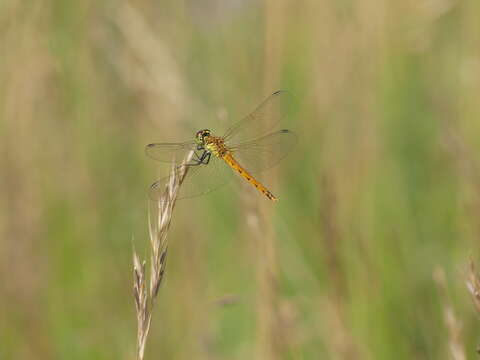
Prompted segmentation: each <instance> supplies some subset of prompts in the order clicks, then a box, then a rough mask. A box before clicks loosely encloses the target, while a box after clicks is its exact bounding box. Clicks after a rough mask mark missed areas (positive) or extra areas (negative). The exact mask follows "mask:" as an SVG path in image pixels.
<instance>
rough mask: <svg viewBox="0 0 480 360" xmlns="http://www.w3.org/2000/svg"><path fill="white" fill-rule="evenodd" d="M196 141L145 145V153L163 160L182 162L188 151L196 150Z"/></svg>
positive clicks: (155, 158)
mask: <svg viewBox="0 0 480 360" xmlns="http://www.w3.org/2000/svg"><path fill="white" fill-rule="evenodd" d="M195 148H196V144H195V142H194V141H187V142H183V143H154V144H148V145H147V146H145V154H147V156H148V157H150V158H152V159H154V160H157V161H161V162H167V163H172V162H181V161H183V159H184V158H185V157H186V156H187V154H188V152H189V151H191V150H195Z"/></svg>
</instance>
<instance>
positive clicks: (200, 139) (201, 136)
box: [195, 129, 210, 145]
mask: <svg viewBox="0 0 480 360" xmlns="http://www.w3.org/2000/svg"><path fill="white" fill-rule="evenodd" d="M207 136H210V130H208V129H205V130H200V131H197V134H196V135H195V141H196V142H197V144H198V145H203V144H205V138H206V137H207Z"/></svg>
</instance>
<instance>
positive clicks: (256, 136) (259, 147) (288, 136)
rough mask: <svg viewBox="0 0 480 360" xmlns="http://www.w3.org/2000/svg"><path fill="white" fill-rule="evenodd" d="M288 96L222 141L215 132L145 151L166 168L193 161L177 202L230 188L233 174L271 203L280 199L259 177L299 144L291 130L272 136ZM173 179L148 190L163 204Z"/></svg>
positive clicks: (279, 95) (263, 107)
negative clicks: (162, 199) (167, 164)
mask: <svg viewBox="0 0 480 360" xmlns="http://www.w3.org/2000/svg"><path fill="white" fill-rule="evenodd" d="M288 97H289V93H288V92H286V91H283V90H280V91H276V92H274V93H273V94H271V95H270V96H269V97H268V98H267V99H265V100H264V101H263V102H262V103H261V104H260V105H259V106H258V107H257V108H256V109H255V110H254V111H253V112H251V113H250V114H249V115H247V116H245V117H244V118H242V119H241V120H239V121H237V122H236V123H234V124H233V125H232V126H230V128H229V129H228V130H227V131H226V132H225V133H224V134H223V136H217V135H215V134H214V132H213V131H211V130H210V129H203V130H199V131H197V132H196V134H195V137H194V139H192V140H190V141H186V142H179V143H152V144H148V145H147V146H146V147H145V152H146V154H147V156H149V157H150V158H152V159H154V160H157V161H160V162H166V163H172V161H177V160H179V159H184V158H185V157H186V156H187V154H191V156H190V160H189V161H188V162H187V163H185V164H183V165H180V166H187V167H188V173H187V176H186V178H185V179H184V181H183V183H182V186H181V189H180V193H179V196H178V198H179V199H182V198H191V197H195V196H199V195H203V194H206V193H209V192H211V191H213V190H216V189H218V188H219V187H221V186H222V185H224V184H226V183H227V182H228V181H229V180H230V178H231V177H232V174H233V175H234V174H235V173H238V175H240V177H241V178H243V179H244V180H246V181H247V182H248V183H249V184H251V185H252V186H253V187H254V188H255V189H257V190H258V191H259V192H260V193H261V194H263V195H264V196H265V197H266V198H267V199H269V200H272V201H277V200H278V199H277V197H276V196H275V195H273V193H272V192H271V191H270V190H269V189H268V188H267V187H266V186H265V185H264V184H263V183H262V182H260V180H259V178H258V176H259V174H261V173H262V172H263V171H265V170H267V169H269V168H271V167H273V166H274V165H276V164H277V163H278V162H279V161H280V160H282V159H283V158H284V157H285V156H286V155H287V154H288V153H289V152H290V151H291V150H292V148H293V147H294V145H295V144H296V142H297V139H296V135H295V133H293V132H292V131H290V130H286V129H282V130H277V131H272V130H273V129H274V128H275V127H276V126H277V125H278V124H279V123H280V121H281V120H282V119H283V118H284V110H285V109H284V104H285V102H286V99H288ZM168 181H169V177H165V178H163V179H160V180H158V181H156V182H154V183H153V184H152V185H151V186H150V189H149V196H150V198H151V199H152V200H154V201H156V200H159V199H160V197H161V195H162V193H163V191H164V189H165V186H166V184H167V183H168Z"/></svg>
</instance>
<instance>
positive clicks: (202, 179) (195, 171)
mask: <svg viewBox="0 0 480 360" xmlns="http://www.w3.org/2000/svg"><path fill="white" fill-rule="evenodd" d="M185 166H188V167H189V168H188V172H187V175H186V176H185V179H184V181H183V183H182V185H181V187H180V190H179V194H178V199H186V198H191V197H196V196H200V195H204V194H207V193H209V192H211V191H214V190H217V189H218V188H220V187H222V186H223V185H225V184H227V183H228V182H229V181H230V180H231V178H232V177H233V175H234V172H233V171H232V169H231V168H230V167H229V166H228V165H227V164H226V163H225V162H224V161H223V160H222V159H219V158H217V157H215V156H213V155H212V156H211V158H210V161H209V163H208V164H200V165H185ZM169 178H170V177H169V176H167V177H164V178H162V179H160V180H158V181H156V182H154V183H153V184H152V185H151V186H150V190H149V197H150V198H151V199H152V200H154V201H156V200H158V199H160V197H161V196H162V194H163V192H164V191H165V186H166V184H167V183H168V182H169Z"/></svg>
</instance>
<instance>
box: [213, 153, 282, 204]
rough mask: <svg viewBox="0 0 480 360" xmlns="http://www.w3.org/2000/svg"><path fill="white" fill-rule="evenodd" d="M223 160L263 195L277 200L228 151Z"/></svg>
mask: <svg viewBox="0 0 480 360" xmlns="http://www.w3.org/2000/svg"><path fill="white" fill-rule="evenodd" d="M222 158H223V160H225V162H226V163H227V164H228V165H229V166H230V167H231V168H232V169H233V170H235V171H237V172H238V174H239V175H240V176H241V177H243V178H244V179H245V180H247V181H248V182H249V183H250V184H252V185H253V186H255V188H256V189H257V190H258V191H260V192H261V193H262V194H263V195H265V196H266V197H267V198H268V199H270V200H273V201H277V200H278V199H277V198H276V197H275V195H273V194H272V193H271V192H270V190H268V189H267V188H266V187H265V186H263V184H261V183H260V182H259V181H258V180H257V179H255V178H254V177H253V176H252V175H251V174H250V173H249V172H248V171H247V170H245V169H244V168H243V167H242V166H241V165H240V164H239V163H238V161H237V160H235V158H234V157H233V156H232V154H231V153H230V152H226V153H225V154H224V155H223V157H222Z"/></svg>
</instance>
